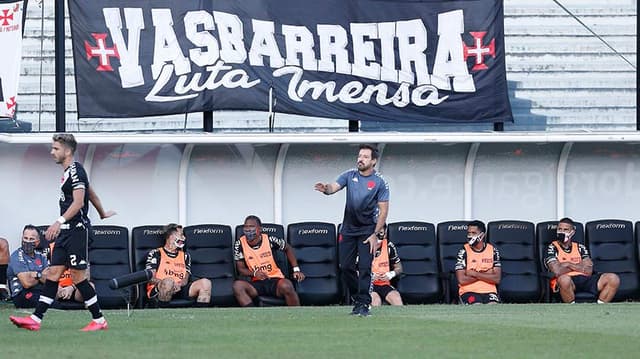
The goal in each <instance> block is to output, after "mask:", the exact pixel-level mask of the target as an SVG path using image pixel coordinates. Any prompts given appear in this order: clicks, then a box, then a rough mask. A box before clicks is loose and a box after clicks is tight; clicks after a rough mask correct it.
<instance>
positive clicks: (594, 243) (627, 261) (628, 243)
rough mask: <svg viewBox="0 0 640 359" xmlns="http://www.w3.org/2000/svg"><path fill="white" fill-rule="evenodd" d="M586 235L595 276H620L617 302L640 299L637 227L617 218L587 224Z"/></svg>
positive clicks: (615, 298)
mask: <svg viewBox="0 0 640 359" xmlns="http://www.w3.org/2000/svg"><path fill="white" fill-rule="evenodd" d="M586 234H587V239H588V242H589V251H590V252H591V253H590V254H591V259H592V261H593V271H594V273H596V272H597V273H616V274H617V275H618V276H619V277H620V287H619V288H618V292H617V293H616V296H615V297H614V300H629V299H637V298H638V296H639V291H640V284H639V283H638V256H637V252H636V245H637V243H636V241H635V238H634V236H633V224H632V223H631V222H629V221H623V220H616V219H604V220H599V221H592V222H588V223H587V225H586Z"/></svg>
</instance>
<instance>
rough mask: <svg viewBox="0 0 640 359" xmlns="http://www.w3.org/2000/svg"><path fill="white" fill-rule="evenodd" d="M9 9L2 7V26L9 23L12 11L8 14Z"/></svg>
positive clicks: (0, 18)
mask: <svg viewBox="0 0 640 359" xmlns="http://www.w3.org/2000/svg"><path fill="white" fill-rule="evenodd" d="M9 11H11V10H9V9H4V10H2V12H3V13H4V14H2V15H0V21H2V26H7V25H9V20H13V13H11V14H9Z"/></svg>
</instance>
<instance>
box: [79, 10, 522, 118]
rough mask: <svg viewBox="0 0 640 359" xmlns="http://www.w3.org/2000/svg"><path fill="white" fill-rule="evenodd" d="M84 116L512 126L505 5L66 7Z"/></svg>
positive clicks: (80, 112) (80, 108)
mask: <svg viewBox="0 0 640 359" xmlns="http://www.w3.org/2000/svg"><path fill="white" fill-rule="evenodd" d="M69 11H70V16H71V30H72V37H73V55H74V63H75V73H76V89H77V94H78V95H77V96H78V112H79V115H80V117H137V116H149V115H162V114H176V113H185V112H199V111H205V110H261V111H266V110H268V109H269V102H270V101H269V99H270V93H271V96H272V97H271V98H273V99H275V101H274V102H273V103H275V106H274V107H273V110H274V111H276V112H284V113H293V114H301V115H309V116H319V117H329V118H343V119H357V120H363V121H366V120H378V121H412V122H497V121H503V122H505V121H512V116H511V109H510V105H509V99H508V95H507V81H506V76H505V62H504V58H505V56H504V30H503V9H502V1H499V0H476V1H471V0H469V1H424V0H423V1H419V0H413V1H409V0H404V1H400V0H395V1H391V0H389V1H384V0H380V1H378V0H215V1H213V0H201V1H196V0H180V1H176V0H154V1H143V0H69Z"/></svg>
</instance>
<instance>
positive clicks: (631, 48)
mask: <svg viewBox="0 0 640 359" xmlns="http://www.w3.org/2000/svg"><path fill="white" fill-rule="evenodd" d="M602 38H603V39H605V40H606V41H607V43H609V45H611V46H613V48H614V49H616V50H617V51H618V52H620V53H623V54H635V53H636V51H637V46H636V43H635V41H633V40H634V39H635V37H634V36H629V35H625V36H603V37H602ZM505 46H506V53H507V54H512V55H515V54H531V53H533V54H535V53H543V54H575V53H580V54H598V53H608V52H611V49H609V48H608V47H607V46H606V45H605V44H604V43H602V41H600V40H598V39H597V38H596V37H594V36H555V37H548V36H538V35H512V36H509V37H506V38H505Z"/></svg>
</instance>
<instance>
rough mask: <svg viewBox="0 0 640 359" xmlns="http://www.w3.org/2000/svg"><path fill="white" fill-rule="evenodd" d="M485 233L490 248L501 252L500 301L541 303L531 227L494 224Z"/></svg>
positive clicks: (536, 258) (535, 248)
mask: <svg viewBox="0 0 640 359" xmlns="http://www.w3.org/2000/svg"><path fill="white" fill-rule="evenodd" d="M487 232H488V233H487V235H488V237H489V241H490V242H491V244H493V245H494V246H496V248H498V250H499V251H500V261H501V264H502V278H501V279H500V285H499V286H498V290H499V295H500V299H501V300H502V301H504V302H512V303H527V302H538V301H540V299H541V297H542V284H541V279H540V269H539V261H538V248H537V246H536V241H535V239H536V236H535V228H534V225H533V223H531V222H524V221H494V222H490V223H489V224H488V226H487Z"/></svg>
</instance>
